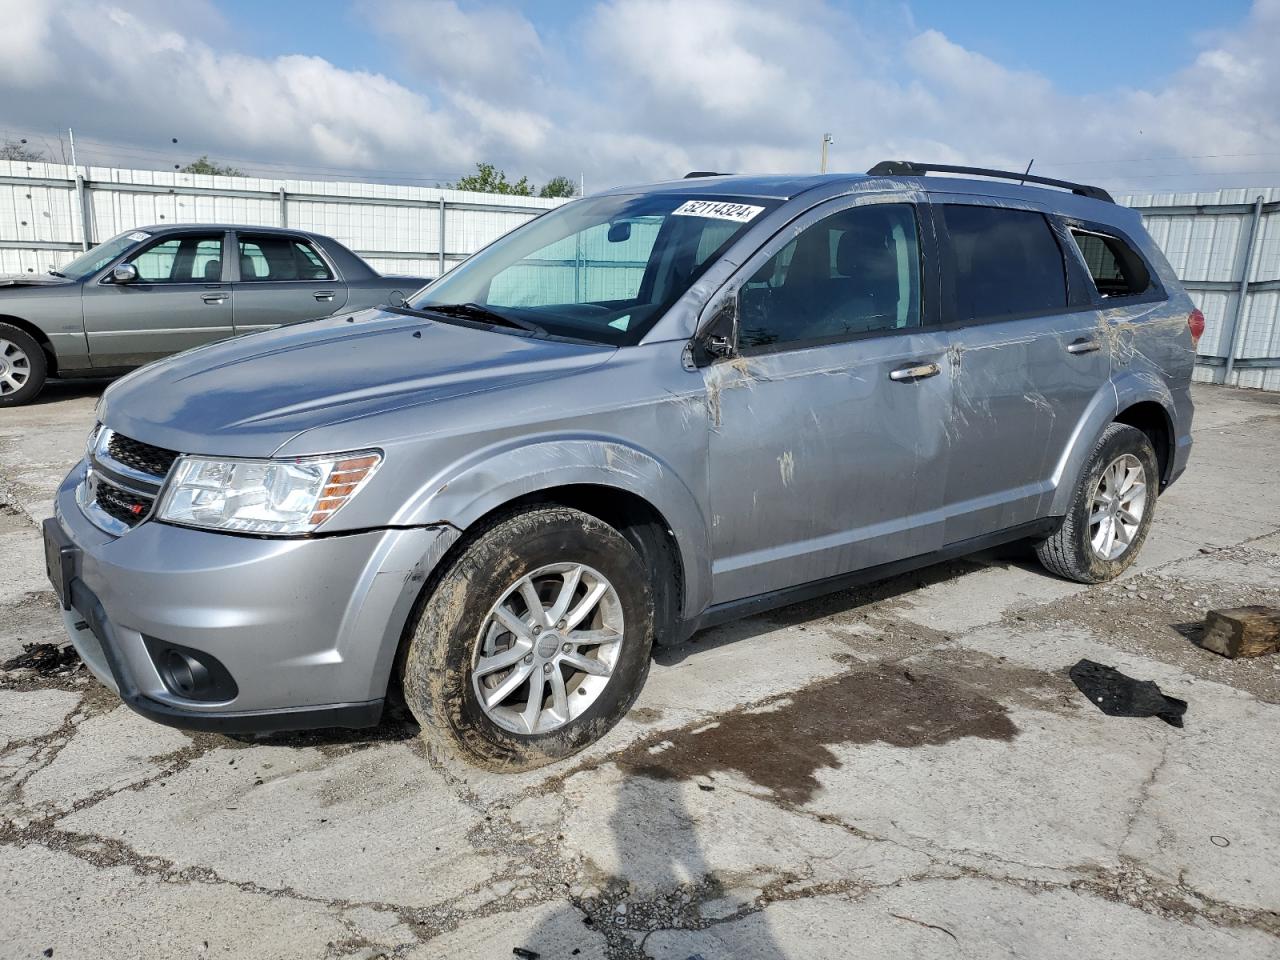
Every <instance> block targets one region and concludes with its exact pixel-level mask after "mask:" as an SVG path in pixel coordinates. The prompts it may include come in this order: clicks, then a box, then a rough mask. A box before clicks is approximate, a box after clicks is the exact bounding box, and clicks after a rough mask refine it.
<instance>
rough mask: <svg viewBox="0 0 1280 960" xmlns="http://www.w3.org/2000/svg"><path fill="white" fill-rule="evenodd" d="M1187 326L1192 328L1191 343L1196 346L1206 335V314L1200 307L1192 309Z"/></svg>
mask: <svg viewBox="0 0 1280 960" xmlns="http://www.w3.org/2000/svg"><path fill="white" fill-rule="evenodd" d="M1187 327H1188V329H1190V330H1191V345H1192V346H1196V345H1197V344H1198V343H1199V342H1200V338H1201V337H1202V336H1204V314H1203V313H1201V312H1200V310H1199V308H1197V309H1195V310H1192V311H1191V315H1190V316H1189V317H1187Z"/></svg>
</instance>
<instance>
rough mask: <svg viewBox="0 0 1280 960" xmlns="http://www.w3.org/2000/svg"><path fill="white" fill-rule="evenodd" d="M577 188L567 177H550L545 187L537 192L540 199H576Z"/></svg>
mask: <svg viewBox="0 0 1280 960" xmlns="http://www.w3.org/2000/svg"><path fill="white" fill-rule="evenodd" d="M577 195H578V188H577V186H576V185H575V184H574V182H573V181H572V180H570V179H569V178H568V177H552V178H551V179H550V180H548V181H547V183H546V186H544V187H543V188H542V189H541V190H539V191H538V196H540V197H557V198H559V197H576V196H577Z"/></svg>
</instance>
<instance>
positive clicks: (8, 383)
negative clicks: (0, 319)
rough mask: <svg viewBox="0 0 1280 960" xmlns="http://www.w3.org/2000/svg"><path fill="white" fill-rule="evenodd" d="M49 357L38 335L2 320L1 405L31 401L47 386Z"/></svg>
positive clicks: (0, 349)
mask: <svg viewBox="0 0 1280 960" xmlns="http://www.w3.org/2000/svg"><path fill="white" fill-rule="evenodd" d="M47 372H48V361H47V360H46V359H45V355H44V351H43V350H42V349H41V348H40V344H39V343H37V342H36V339H35V337H33V336H31V334H29V333H27V331H25V330H23V329H21V328H20V327H15V326H13V325H12V324H8V323H0V407H16V406H21V405H22V404H24V403H30V402H31V401H32V400H34V399H35V397H36V394H38V393H39V392H40V390H41V388H43V387H44V381H45V375H46V373H47Z"/></svg>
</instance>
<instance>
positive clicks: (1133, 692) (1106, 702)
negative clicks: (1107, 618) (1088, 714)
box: [1068, 660, 1187, 727]
mask: <svg viewBox="0 0 1280 960" xmlns="http://www.w3.org/2000/svg"><path fill="white" fill-rule="evenodd" d="M1068 675H1069V676H1070V677H1071V680H1072V682H1074V683H1075V685H1076V687H1077V688H1079V690H1080V692H1081V693H1083V694H1084V695H1085V696H1086V697H1088V698H1089V700H1090V702H1091V703H1093V705H1094V706H1095V707H1097V708H1098V709H1099V710H1101V711H1102V712H1103V713H1105V714H1106V715H1107V716H1109V717H1159V718H1160V719H1161V720H1163V721H1164V722H1165V723H1167V724H1169V726H1171V727H1181V726H1182V715H1183V714H1184V713H1186V712H1187V701H1185V700H1179V699H1178V698H1177V697H1170V696H1166V695H1165V694H1163V693H1161V692H1160V688H1159V687H1158V686H1157V685H1156V684H1155V683H1154V682H1153V681H1151V680H1135V679H1134V678H1133V677H1129V676H1126V675H1125V674H1123V673H1121V672H1120V671H1119V670H1117V669H1116V668H1115V667H1108V666H1106V665H1105V664H1101V663H1095V662H1094V661H1092V660H1081V661H1080V662H1079V663H1077V664H1076V665H1075V666H1074V667H1072V668H1071V670H1070V671H1069V674H1068Z"/></svg>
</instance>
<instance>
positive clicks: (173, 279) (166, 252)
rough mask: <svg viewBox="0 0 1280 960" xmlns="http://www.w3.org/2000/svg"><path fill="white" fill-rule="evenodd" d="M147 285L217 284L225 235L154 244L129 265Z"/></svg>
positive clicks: (172, 239) (219, 277) (133, 258)
mask: <svg viewBox="0 0 1280 960" xmlns="http://www.w3.org/2000/svg"><path fill="white" fill-rule="evenodd" d="M127 262H128V263H132V264H133V265H134V266H135V267H137V269H138V280H139V281H141V282H143V283H201V282H210V281H212V282H215V283H216V282H217V281H218V280H219V279H221V271H222V235H221V234H205V235H199V236H188V237H171V238H169V239H167V240H161V241H159V242H158V243H153V244H152V245H151V246H149V247H147V248H145V249H144V250H142V252H141V253H138V254H136V255H134V256H132V257H130V258H129V259H128V261H127Z"/></svg>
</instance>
